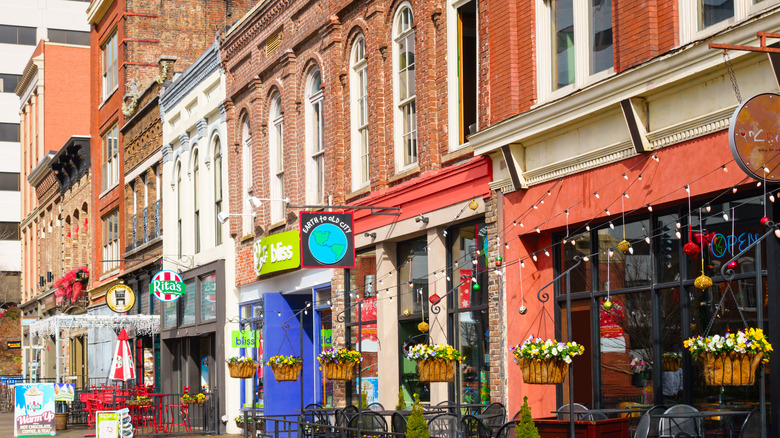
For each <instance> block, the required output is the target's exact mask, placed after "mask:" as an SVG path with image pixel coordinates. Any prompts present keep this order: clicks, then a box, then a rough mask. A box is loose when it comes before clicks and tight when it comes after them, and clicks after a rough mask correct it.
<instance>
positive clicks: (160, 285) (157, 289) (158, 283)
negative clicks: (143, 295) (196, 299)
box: [149, 271, 187, 302]
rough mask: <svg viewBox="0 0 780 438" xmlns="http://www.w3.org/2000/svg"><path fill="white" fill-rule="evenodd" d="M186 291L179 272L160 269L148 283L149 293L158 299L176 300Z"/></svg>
mask: <svg viewBox="0 0 780 438" xmlns="http://www.w3.org/2000/svg"><path fill="white" fill-rule="evenodd" d="M186 292H187V289H186V288H185V287H184V282H183V281H182V279H181V276H179V274H177V273H175V272H173V271H160V272H158V273H156V274H155V275H154V277H152V281H151V283H149V293H150V294H152V295H154V297H155V298H157V299H158V300H160V301H163V302H171V301H176V300H178V299H179V297H181V296H182V295H184V294H185V293H186Z"/></svg>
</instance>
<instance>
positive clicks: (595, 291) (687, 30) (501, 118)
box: [470, 0, 780, 435]
mask: <svg viewBox="0 0 780 438" xmlns="http://www.w3.org/2000/svg"><path fill="white" fill-rule="evenodd" d="M715 3H716V2H687V1H680V2H676V1H665V0H658V1H648V2H635V1H628V2H624V1H620V2H618V1H609V0H605V1H598V2H596V1H594V2H573V1H564V0H554V1H547V0H532V1H524V2H519V3H518V4H515V3H512V2H505V1H501V0H498V1H491V0H487V1H485V2H483V3H480V5H481V6H480V14H481V15H480V17H479V18H480V19H479V23H480V24H479V26H480V32H479V36H480V41H479V47H480V53H481V54H482V55H481V58H480V59H481V62H480V69H479V76H478V81H479V90H480V96H479V103H480V107H481V108H484V109H485V110H484V112H481V113H480V117H479V120H480V126H479V129H478V132H476V133H475V134H473V135H472V136H471V137H470V143H471V145H472V146H473V148H474V150H475V153H477V154H480V155H484V156H489V157H491V158H492V159H493V162H494V163H496V166H494V170H495V172H494V174H493V176H492V178H493V180H492V182H491V187H492V188H493V189H495V190H496V193H497V195H499V196H501V197H502V199H503V202H502V205H501V210H499V218H498V221H499V224H501V226H499V227H498V230H499V234H498V236H497V237H498V238H500V239H501V241H502V242H503V243H505V245H506V246H505V247H503V248H501V246H498V248H500V249H501V253H502V255H503V257H504V261H505V263H504V266H505V267H506V268H505V276H504V278H505V279H506V283H505V284H506V289H505V297H506V300H505V303H506V315H507V326H506V330H505V332H506V333H507V335H506V339H505V340H504V342H502V343H501V345H500V350H501V352H502V356H503V360H504V361H505V362H506V363H511V362H510V361H511V355H510V354H509V353H508V350H507V349H508V347H510V346H512V345H516V344H518V343H521V342H523V341H524V337H523V334H524V333H525V334H526V335H525V337H527V336H528V334H529V333H534V334H537V335H539V334H540V333H539V330H540V328H539V327H544V328H545V329H546V332H547V333H548V334H549V335H550V336H548V337H553V336H555V335H554V334H555V333H557V334H558V336H563V338H564V339H566V340H570V339H569V338H567V329H569V328H571V329H573V330H572V331H573V337H572V338H571V339H573V340H576V341H577V342H579V343H581V344H583V345H584V346H585V348H586V353H585V355H583V356H578V357H576V358H575V359H574V361H573V378H574V384H573V385H571V386H570V385H569V383H568V382H567V383H566V384H564V385H563V388H562V389H561V388H560V387H556V386H553V385H546V386H540V385H528V384H525V383H524V382H523V377H522V375H521V371H520V369H519V367H516V366H514V365H507V371H508V372H507V373H506V375H505V376H506V377H505V378H504V380H503V382H502V383H503V385H504V386H505V387H506V388H508V394H507V396H508V399H507V401H508V411H509V412H515V411H517V410H518V409H519V407H520V404H521V403H522V399H523V396H524V395H527V396H528V397H529V404H531V406H532V407H533V409H534V415H538V416H544V415H545V413H546V412H549V411H551V410H554V409H556V408H557V407H558V406H561V405H562V404H564V403H567V402H569V401H573V402H576V403H581V404H584V405H585V406H587V407H590V408H613V407H622V406H625V404H626V403H640V404H642V403H649V404H662V403H666V402H674V401H679V402H683V403H687V404H691V405H696V406H699V407H701V406H702V403H705V402H706V400H708V399H709V398H711V397H712V396H713V394H717V391H715V392H713V388H711V387H707V386H706V385H705V384H704V382H703V379H702V377H701V372H700V371H699V368H698V367H697V366H696V361H695V360H692V358H691V357H690V355H688V354H687V352H683V355H682V358H683V360H682V367H681V368H680V370H679V371H670V370H665V369H664V367H662V366H660V364H661V362H662V355H663V354H665V353H674V352H681V351H683V350H684V349H683V348H682V342H683V340H684V339H687V338H688V337H691V336H695V335H699V334H702V333H704V331H705V329H706V328H707V327H708V326H709V324H710V323H711V324H713V325H712V327H713V331H712V332H711V333H718V332H720V333H722V332H724V331H725V330H726V328H727V327H729V326H731V327H734V326H739V327H742V326H743V322H742V321H739V317H738V313H739V312H737V311H736V307H738V308H739V309H741V310H742V311H744V313H745V317H746V318H747V323H748V324H749V325H750V326H758V327H761V326H763V327H764V328H765V329H768V330H769V336H770V337H771V336H772V335H773V334H774V335H776V336H780V330H779V329H778V328H777V327H778V324H777V321H775V320H772V319H771V318H770V317H769V315H770V314H772V313H774V312H775V310H774V309H776V307H774V306H776V303H774V304H773V302H772V300H771V298H769V300H767V296H770V297H771V296H775V295H776V293H777V286H776V281H775V280H774V279H776V278H777V269H776V267H777V266H778V265H777V258H776V257H777V241H776V239H775V238H774V237H770V238H768V239H766V240H763V241H761V242H760V245H759V246H758V248H759V249H753V248H749V247H748V244H747V243H744V242H746V241H747V239H748V238H749V239H751V241H755V240H756V239H759V236H761V235H763V234H764V233H765V232H766V231H767V230H766V227H764V226H762V225H761V223H760V222H759V219H760V218H761V217H762V216H768V217H769V218H775V219H776V218H777V214H778V210H777V207H776V204H772V202H773V201H774V194H773V192H774V191H776V190H777V185H776V182H777V170H776V162H775V161H772V160H774V158H772V157H770V158H767V157H766V156H763V157H761V154H759V155H757V156H756V158H755V160H768V161H760V162H758V163H756V162H752V163H751V164H750V165H751V166H759V167H758V169H759V171H758V173H759V174H758V175H756V173H755V172H754V173H753V174H748V176H746V175H745V173H744V172H742V170H741V169H740V168H739V167H738V166H737V165H736V164H735V163H734V158H733V156H732V154H731V151H730V150H729V137H730V134H729V127H730V125H731V124H732V123H733V121H734V120H735V119H732V118H731V117H732V114H733V113H734V112H735V109H737V108H738V107H739V106H740V104H741V103H743V99H747V98H748V97H751V96H754V95H757V94H760V93H777V92H778V77H777V74H776V72H777V70H776V61H777V58H776V55H775V54H772V55H768V54H766V53H755V52H745V51H734V50H730V51H729V52H728V54H727V56H724V54H723V53H722V51H720V50H713V49H709V48H708V43H711V42H715V43H726V44H737V45H751V46H757V45H758V44H759V39H758V38H757V33H758V32H777V31H778V29H779V26H780V9H778V7H779V6H778V2H777V1H762V2H751V1H743V0H738V1H734V2H721V3H718V4H715ZM482 5H484V10H483V8H482ZM488 6H489V7H488ZM732 69H733V73H730V71H732ZM759 157H761V158H759ZM750 161H754V160H750ZM763 164H766V165H767V166H768V167H765V169H766V171H765V172H762V171H761V170H760V169H761V167H760V166H761V165H763ZM770 164H771V165H770ZM743 168H744V166H743ZM762 183H764V184H763V187H760V188H757V184H758V185H762ZM767 184H768V185H767ZM769 195H771V197H770V196H769ZM769 231H771V230H769ZM705 232H707V233H709V232H712V233H714V235H715V236H716V237H715V239H716V240H717V242H720V243H717V242H716V243H713V244H712V245H707V244H706V243H707V242H704V243H703V244H702V245H701V248H703V249H704V250H703V253H702V257H700V258H699V259H698V260H692V259H691V257H690V256H688V255H686V254H685V253H684V252H683V251H682V248H683V246H684V244H686V243H687V242H688V241H689V240H695V236H696V234H694V233H705ZM770 234H771V233H770ZM718 236H719V237H718ZM747 236H749V237H747ZM718 239H719V240H718ZM622 240H625V241H626V242H627V243H628V244H629V245H628V246H623V245H625V244H623V245H620V242H621V241H622ZM567 243H571V245H568V244H567ZM700 243H701V242H700ZM762 246H763V248H762ZM621 248H622V249H621ZM718 248H720V249H718ZM724 248H725V250H724ZM742 250H746V251H747V252H745V253H740V252H741V251H742ZM762 252H763V256H762V255H761V254H760V253H762ZM575 256H576V258H575ZM767 257H768V258H767ZM702 258H703V259H704V260H705V263H704V264H702ZM732 259H733V261H734V262H735V264H736V265H737V266H738V268H737V269H736V270H737V274H736V277H732V278H729V279H730V280H735V282H728V281H725V280H726V278H724V277H723V276H721V268H722V267H723V268H724V272H725V267H726V266H727V265H728V263H729V261H730V260H732ZM764 268H766V270H764ZM569 269H571V270H572V271H570V272H571V274H570V277H569V278H568V279H567V278H566V277H563V278H560V279H558V278H556V275H559V274H561V273H564V272H569V271H567V270H569ZM702 274H706V275H708V276H710V277H712V278H713V279H714V281H715V285H714V286H713V287H711V288H705V289H704V290H699V289H698V288H696V287H694V279H695V278H696V277H697V276H699V275H702ZM553 280H556V281H553ZM569 280H570V289H568V290H567V286H566V285H567V281H569ZM549 282H553V283H552V288H551V289H550V290H547V292H549V294H550V296H551V297H552V298H550V301H549V302H547V303H546V304H543V300H540V299H539V298H538V297H537V294H536V293H537V292H539V289H540V288H542V287H543V286H544V285H546V284H548V283H549ZM521 285H522V286H521ZM521 287H522V288H523V290H521ZM732 287H733V288H735V290H736V291H735V292H736V295H735V296H737V297H739V298H737V299H735V301H738V302H737V303H736V304H731V305H727V307H726V308H725V309H720V310H722V311H719V309H718V302H719V300H720V298H721V297H722V296H723V295H724V294H726V292H727V291H728V290H729V288H732ZM523 294H524V295H523ZM523 297H524V298H523ZM539 297H540V298H541V297H542V295H541V294H540V295H539ZM566 298H571V299H572V302H571V307H570V310H571V319H568V318H567V315H566V307H567V304H566ZM607 300H610V302H611V303H614V304H613V306H606V307H604V306H602V304H603V303H604V302H605V301H607ZM520 306H525V307H526V308H527V309H528V312H527V313H518V312H517V310H518V309H519V308H520ZM729 306H730V307H729ZM608 307H612V309H609V308H608ZM543 308H546V309H547V310H548V311H549V312H551V313H550V314H551V315H552V316H551V318H549V319H548V318H543V319H544V324H542V325H540V326H537V325H536V324H537V323H538V319H537V320H536V321H537V323H535V322H533V321H535V319H534V318H536V317H538V316H539V315H543V314H542V309H543ZM558 339H561V338H560V337H559V338H558ZM633 358H640V359H644V360H646V361H647V362H649V363H651V364H655V365H656V366H653V367H652V368H653V369H652V377H651V378H649V379H640V383H639V384H638V386H632V384H631V382H632V380H631V378H632V370H631V367H630V366H629V362H630V361H631V360H632V359H633ZM761 375H763V373H761ZM777 383H778V382H777V375H776V374H772V375H768V376H767V377H766V380H761V383H759V384H758V385H757V387H756V386H753V387H751V388H750V389H748V390H745V391H742V390H740V391H727V392H728V395H729V396H733V397H735V402H736V400H739V401H740V402H746V403H757V404H758V403H759V402H760V401H762V398H761V397H763V395H762V393H766V394H767V400H770V399H775V400H777V398H778V397H780V386H778V384H777ZM762 385H766V386H762ZM572 386H573V400H571V396H570V393H569V390H570V389H571V388H572ZM556 388H559V389H557V390H556ZM721 395H723V393H721ZM716 398H717V397H716ZM776 404H777V403H775V405H776ZM771 415H772V421H771V423H772V424H773V425H777V424H778V423H777V421H778V419H779V418H780V417H778V410H777V409H772V410H771ZM772 434H776V432H773V433H770V435H772Z"/></svg>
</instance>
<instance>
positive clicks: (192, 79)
mask: <svg viewBox="0 0 780 438" xmlns="http://www.w3.org/2000/svg"><path fill="white" fill-rule="evenodd" d="M220 62H221V60H220V57H219V43H218V42H215V43H214V44H212V45H211V47H209V48H208V49H206V51H205V52H204V53H203V54H202V55H200V57H198V59H197V60H195V62H194V63H192V65H190V66H189V67H188V68H187V69H186V70H184V72H183V73H182V74H180V75H178V76H177V77H176V79H175V80H174V81H173V83H172V84H170V85H169V86H167V87H165V88H164V89H163V91H162V92H161V93H160V107H161V108H162V110H163V112H168V111H169V110H170V109H171V108H173V107H174V106H176V105H177V104H179V102H181V101H182V99H184V96H186V95H187V94H189V93H190V92H191V91H192V90H193V89H194V88H195V87H197V86H198V84H200V83H201V82H203V80H204V79H206V77H208V76H209V75H210V74H212V73H214V72H215V71H217V70H218V69H219V68H220Z"/></svg>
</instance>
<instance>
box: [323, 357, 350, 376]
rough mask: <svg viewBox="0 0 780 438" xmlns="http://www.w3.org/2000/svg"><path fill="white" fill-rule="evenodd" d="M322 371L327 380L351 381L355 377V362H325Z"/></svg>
mask: <svg viewBox="0 0 780 438" xmlns="http://www.w3.org/2000/svg"><path fill="white" fill-rule="evenodd" d="M322 369H323V370H324V371H325V377H327V378H328V380H351V379H352V376H354V375H355V362H352V361H350V362H325V363H324V364H322Z"/></svg>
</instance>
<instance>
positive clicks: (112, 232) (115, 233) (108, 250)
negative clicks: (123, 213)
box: [102, 210, 120, 274]
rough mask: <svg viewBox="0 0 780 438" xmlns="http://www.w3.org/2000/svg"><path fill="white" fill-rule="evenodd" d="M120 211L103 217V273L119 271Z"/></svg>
mask: <svg viewBox="0 0 780 438" xmlns="http://www.w3.org/2000/svg"><path fill="white" fill-rule="evenodd" d="M119 258H120V257H119V210H114V211H113V212H111V213H109V214H108V215H106V216H103V263H102V264H103V273H104V274H105V273H109V272H113V271H116V270H117V269H119Z"/></svg>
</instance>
